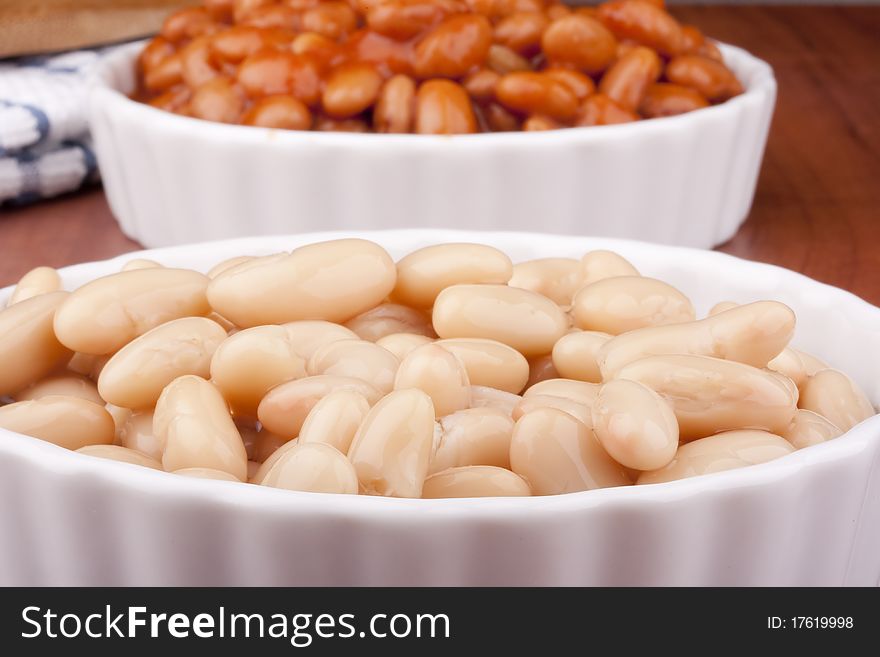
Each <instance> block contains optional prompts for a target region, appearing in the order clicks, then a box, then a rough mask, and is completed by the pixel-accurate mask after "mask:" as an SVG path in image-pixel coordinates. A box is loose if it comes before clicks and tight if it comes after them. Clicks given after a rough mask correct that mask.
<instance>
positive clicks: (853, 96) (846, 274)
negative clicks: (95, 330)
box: [0, 6, 880, 305]
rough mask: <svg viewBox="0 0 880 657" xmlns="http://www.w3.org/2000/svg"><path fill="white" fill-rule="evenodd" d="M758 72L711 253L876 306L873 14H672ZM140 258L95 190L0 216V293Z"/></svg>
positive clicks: (778, 10) (879, 125) (879, 75)
mask: <svg viewBox="0 0 880 657" xmlns="http://www.w3.org/2000/svg"><path fill="white" fill-rule="evenodd" d="M674 13H675V14H677V15H678V16H679V17H680V18H681V19H682V20H684V21H686V22H690V23H693V24H696V25H698V26H699V27H700V28H701V29H703V30H704V31H705V32H706V33H707V34H709V35H712V36H713V37H715V38H718V39H720V40H722V41H726V42H728V43H734V44H737V45H739V46H742V47H743V48H746V49H747V50H749V51H751V52H752V53H754V54H755V55H757V56H758V57H761V58H762V59H764V60H766V61H768V62H769V63H770V64H771V65H772V66H773V68H774V69H775V71H776V76H777V78H778V81H779V101H778V104H777V109H776V115H775V119H774V122H773V128H772V130H771V133H770V141H769V144H768V147H767V153H766V157H765V159H764V165H763V169H762V172H761V178H760V182H759V184H758V190H757V194H756V197H755V203H754V207H753V208H752V211H751V214H750V215H749V218H748V221H747V222H746V223H745V225H744V226H743V227H742V229H741V230H740V231H739V233H737V235H736V236H735V237H734V238H733V239H732V240H730V241H729V242H728V243H727V244H724V245H723V246H721V247H720V250H722V251H725V252H727V253H732V254H734V255H737V256H741V257H744V258H749V259H752V260H760V261H763V262H770V263H774V264H778V265H782V266H785V267H788V268H790V269H794V270H796V271H800V272H803V273H805V274H807V275H808V276H811V277H813V278H816V279H818V280H820V281H824V282H827V283H831V284H833V285H837V286H839V287H842V288H845V289H847V290H850V291H852V292H854V293H855V294H858V295H859V296H861V297H863V298H865V299H867V300H868V301H871V302H873V303H875V304H878V305H880V110H878V108H880V37H878V35H880V7H874V8H872V7H833V8H832V7H752V6H740V7H719V6H712V7H676V8H675V9H674ZM137 248H139V246H138V245H137V244H136V243H135V242H133V241H131V240H129V239H127V238H126V237H125V236H123V235H122V233H121V232H120V231H119V230H118V228H117V227H116V224H115V223H114V221H113V218H112V216H111V214H110V210H109V208H108V207H107V203H106V201H105V199H104V196H103V194H102V192H101V191H100V190H94V189H93V190H90V191H86V192H83V193H80V194H76V195H72V196H68V197H65V198H62V199H58V200H55V201H50V202H45V203H40V204H37V205H34V206H31V207H28V208H23V209H15V210H10V209H3V210H0V286H3V285H7V284H9V283H12V282H14V281H15V280H17V279H18V277H19V276H21V274H23V273H24V272H26V271H27V270H29V269H31V268H32V267H34V266H37V265H39V264H48V265H51V266H55V267H60V266H63V265H67V264H72V263H76V262H84V261H88V260H95V259H101V258H107V257H110V256H113V255H117V254H120V253H123V252H126V251H131V250H134V249H137Z"/></svg>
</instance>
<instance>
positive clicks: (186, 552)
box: [0, 231, 880, 585]
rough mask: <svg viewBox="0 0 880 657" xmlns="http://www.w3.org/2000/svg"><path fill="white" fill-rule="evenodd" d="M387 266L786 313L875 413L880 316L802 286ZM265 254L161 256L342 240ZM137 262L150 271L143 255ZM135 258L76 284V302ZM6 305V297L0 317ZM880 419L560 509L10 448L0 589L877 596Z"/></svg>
mask: <svg viewBox="0 0 880 657" xmlns="http://www.w3.org/2000/svg"><path fill="white" fill-rule="evenodd" d="M358 235H360V236H364V237H367V238H368V239H374V240H376V241H378V242H379V243H381V244H383V245H384V246H385V247H387V248H388V249H389V251H390V252H391V254H392V255H393V256H394V257H396V258H397V257H400V256H402V255H403V254H405V253H407V252H409V251H411V250H413V249H415V248H418V247H421V246H424V245H427V244H431V243H437V242H447V241H462V240H471V241H479V242H484V243H487V244H493V245H495V246H497V247H499V248H501V249H503V250H504V251H506V252H507V253H509V254H510V255H511V257H513V258H514V259H515V260H523V259H528V258H534V257H542V256H580V255H581V254H582V253H584V252H586V251H588V250H590V249H595V248H610V249H614V250H616V251H618V252H620V253H621V254H623V255H624V256H626V257H627V258H630V259H631V260H632V261H633V262H634V263H635V264H636V266H638V268H639V269H640V270H641V271H642V272H644V273H645V274H649V275H654V276H658V277H660V278H662V279H664V280H668V281H670V282H671V283H673V284H674V285H677V286H678V287H680V288H681V289H682V290H683V291H685V292H686V293H687V294H688V295H690V296H691V298H692V299H693V300H694V302H695V305H696V307H697V310H698V312H700V313H705V312H706V311H707V310H708V308H709V307H710V306H711V304H713V303H714V302H716V301H718V300H721V299H730V300H733V301H739V302H746V301H750V300H755V299H762V298H772V299H779V300H781V301H784V302H786V303H788V304H790V305H791V306H792V307H793V308H794V309H795V310H796V311H797V314H798V323H799V326H798V330H797V338H796V341H795V342H796V344H797V345H799V346H801V347H803V348H804V349H806V350H808V351H810V352H812V353H815V354H817V355H818V356H820V357H822V358H825V359H827V360H828V361H829V362H830V363H831V364H832V365H834V366H836V367H838V368H840V369H842V370H844V371H845V372H847V373H849V374H850V375H851V376H852V377H853V378H854V379H855V380H856V381H858V383H859V384H861V386H863V388H864V389H865V390H866V392H867V393H868V395H869V396H870V397H871V399H872V401H873V403H874V404H875V405H877V404H878V402H880V377H878V376H877V373H878V371H880V309H878V308H875V307H873V306H870V305H868V304H867V303H865V302H864V301H861V300H860V299H858V298H857V297H855V296H853V295H851V294H849V293H847V292H844V291H842V290H839V289H835V288H832V287H828V286H826V285H822V284H820V283H817V282H815V281H812V280H810V279H807V278H805V277H803V276H801V275H799V274H795V273H793V272H790V271H787V270H784V269H780V268H777V267H772V266H769V265H761V264H755V263H750V262H745V261H742V260H739V259H736V258H733V257H730V256H727V255H723V254H719V253H713V252H704V251H697V250H691V249H682V248H674V247H658V246H652V245H648V244H643V243H638V242H627V241H616V240H602V239H589V238H572V237H565V236H551V235H538V234H523V233H463V232H456V231H389V232H377V233H373V234H370V233H360V234H358ZM338 236H339V235H338V234H337V235H333V234H311V235H300V236H292V237H273V238H252V239H242V240H236V241H227V242H218V243H214V244H202V245H197V246H190V247H177V248H170V249H162V250H157V251H148V252H145V253H144V254H143V256H144V257H148V258H153V259H156V260H158V261H159V262H162V263H163V264H167V265H179V266H186V267H196V268H201V269H203V270H207V268H209V267H210V266H211V265H213V264H214V263H215V262H217V261H219V260H222V259H224V258H227V257H231V256H233V255H240V254H243V253H252V254H265V253H274V252H277V251H278V250H280V249H290V248H293V247H295V246H298V245H301V244H304V243H309V242H313V241H317V240H322V239H328V238H331V237H338ZM138 255H140V254H138ZM131 257H133V254H128V255H125V256H121V257H119V258H116V259H114V260H108V261H106V262H98V263H91V264H85V265H78V266H75V267H69V268H67V269H65V270H63V272H62V275H63V278H64V281H65V283H66V285H67V287H69V288H72V287H75V286H77V285H79V284H82V283H84V282H85V281H88V280H91V279H93V278H95V277H97V276H100V275H103V274H108V273H111V272H114V271H118V270H119V268H120V267H121V265H122V264H123V263H124V262H125V261H126V260H128V259H130V258H131ZM8 294H9V289H8V288H7V289H6V290H3V291H0V303H2V301H3V299H4V297H6V296H7V295H8ZM878 577H880V416H877V417H873V418H871V419H869V420H867V421H865V422H863V423H862V424H860V425H859V426H857V427H856V428H854V429H853V430H851V431H850V432H848V433H847V434H846V435H845V436H842V437H840V438H838V439H836V440H833V441H830V442H828V443H824V444H821V445H818V446H815V447H810V448H808V449H804V450H800V451H798V452H795V453H794V454H791V455H789V456H786V457H784V458H781V459H779V460H777V461H773V462H771V463H767V464H764V465H759V466H754V467H749V468H744V469H741V470H733V471H729V472H723V473H720V474H714V475H710V476H705V477H697V478H693V479H686V480H682V481H676V482H671V483H665V484H658V485H652V486H637V487H624V488H609V489H603V490H596V491H588V492H583V493H574V494H570V495H560V496H555V497H533V498H496V499H473V500H456V499H450V500H405V499H390V498H376V497H361V496H345V495H324V494H312V493H296V492H291V491H284V490H276V489H271V488H264V487H261V486H252V485H246V484H236V483H229V482H218V481H205V480H196V479H189V478H186V477H180V476H175V475H171V474H166V473H161V472H156V471H152V470H148V469H145V468H140V467H137V466H132V465H127V464H123V463H116V462H110V461H104V460H101V459H95V458H91V457H88V456H83V455H80V454H76V453H74V452H69V451H67V450H64V449H62V448H59V447H56V446H54V445H51V444H49V443H45V442H42V441H40V440H36V439H33V438H29V437H26V436H21V435H18V434H13V433H10V432H5V431H3V430H0V584H4V585H9V584H17V585H34V584H53V585H72V584H82V585H85V584H104V585H111V584H112V585H153V584H169V585H170V584H178V585H219V584H226V585H276V584H279V585H281V584H284V585H514V584H518V585H594V584H595V585H599V584H602V585H634V584H645V585H680V584H681V585H684V584H690V585H753V584H761V585H777V584H786V585H806V584H813V585H841V584H848V585H853V584H859V585H876V584H877V583H878Z"/></svg>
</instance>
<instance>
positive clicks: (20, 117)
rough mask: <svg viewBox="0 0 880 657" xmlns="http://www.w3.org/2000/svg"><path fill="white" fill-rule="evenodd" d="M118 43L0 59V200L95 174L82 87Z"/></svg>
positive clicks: (58, 189) (76, 183) (45, 194)
mask: <svg viewBox="0 0 880 657" xmlns="http://www.w3.org/2000/svg"><path fill="white" fill-rule="evenodd" d="M118 47H119V46H112V47H109V48H96V49H91V50H78V51H74V52H67V53H62V54H57V55H40V56H33V57H19V58H16V59H7V60H0V205H4V204H25V203H30V202H32V201H35V200H38V199H41V198H49V197H51V196H57V195H58V194H63V193H65V192H70V191H74V190H76V189H79V188H80V187H81V186H83V185H84V184H86V183H89V182H94V181H96V180H97V179H98V169H97V166H96V162H95V156H94V153H93V152H92V146H91V139H90V137H89V133H88V125H87V117H86V92H87V86H88V80H89V78H90V77H91V76H92V75H93V74H94V72H95V70H96V68H97V67H98V65H99V64H100V63H101V61H102V59H103V58H105V57H107V56H108V55H110V54H111V53H112V52H113V51H114V50H116V48H118Z"/></svg>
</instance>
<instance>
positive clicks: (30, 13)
mask: <svg viewBox="0 0 880 657" xmlns="http://www.w3.org/2000/svg"><path fill="white" fill-rule="evenodd" d="M194 4H199V0H0V57H11V56H14V55H30V54H35V53H42V52H57V51H60V50H71V49H74V48H84V47H89V46H97V45H103V44H107V43H114V42H117V41H125V40H128V39H135V38H137V37H142V36H147V35H150V34H154V33H155V32H156V31H158V29H159V27H160V26H161V25H162V21H163V20H164V19H165V17H166V16H167V15H168V14H170V13H171V12H172V11H173V10H175V9H177V8H179V7H184V6H187V5H194Z"/></svg>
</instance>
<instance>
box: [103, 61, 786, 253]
mask: <svg viewBox="0 0 880 657" xmlns="http://www.w3.org/2000/svg"><path fill="white" fill-rule="evenodd" d="M140 48H141V45H140V44H133V45H132V46H130V47H128V48H126V49H123V50H122V51H121V52H119V53H118V54H117V55H115V56H114V57H113V58H111V59H110V60H109V61H108V62H107V63H106V65H105V66H104V68H103V70H102V71H101V72H100V74H99V76H98V79H97V81H96V84H95V87H94V89H93V93H92V95H91V97H90V121H91V129H92V134H93V135H94V139H95V148H96V153H97V156H98V161H99V164H100V168H101V173H102V176H103V178H104V186H105V189H106V191H107V196H108V198H109V201H110V206H111V208H112V210H113V213H114V214H115V215H116V217H117V219H118V220H119V224H120V226H121V227H122V230H123V231H124V232H125V233H126V234H127V235H129V236H130V237H133V238H135V239H137V240H139V241H140V242H141V243H142V244H144V245H146V246H151V247H154V246H167V245H172V244H183V243H188V242H194V241H199V240H206V239H223V238H229V237H239V236H246V235H265V234H280V233H291V232H305V231H311V230H335V229H352V230H359V229H378V228H432V227H438V226H443V227H447V228H460V229H468V230H536V229H539V230H541V231H545V232H548V233H565V234H575V235H596V236H611V237H627V238H634V239H642V240H647V241H651V242H658V243H664V244H679V245H684V246H694V247H711V246H713V245H715V244H719V243H721V242H724V241H725V240H727V239H729V238H730V237H731V236H732V235H733V234H734V233H735V232H736V229H737V228H738V227H739V225H740V224H741V223H742V221H743V220H744V219H745V217H746V215H747V214H748V211H749V208H750V206H751V203H752V197H753V195H754V190H755V183H756V180H757V177H758V171H759V169H760V165H761V158H762V155H763V151H764V144H765V142H766V139H767V131H768V128H769V125H770V119H771V115H772V113H773V106H774V102H775V98H776V82H775V80H774V78H773V73H772V71H771V69H770V67H769V66H768V65H767V64H765V63H764V62H762V61H760V60H758V59H756V58H754V57H752V56H751V55H749V54H748V53H747V52H745V51H743V50H740V49H739V48H734V47H732V46H724V45H722V46H721V49H722V52H723V53H724V57H725V59H726V61H727V62H728V64H729V65H730V66H731V68H732V69H733V70H734V71H735V72H736V74H737V75H738V76H739V78H740V80H742V81H743V83H744V85H745V87H746V89H747V91H746V93H745V94H743V95H742V96H739V97H737V98H734V99H733V100H731V101H729V102H726V103H723V104H721V105H718V106H715V107H712V108H708V109H704V110H700V111H697V112H692V113H690V114H687V115H683V116H678V117H673V118H666V119H657V120H652V121H641V122H638V123H633V124H627V125H617V126H607V127H601V128H595V127H594V128H575V129H570V130H559V131H550V132H544V133H540V134H538V133H495V134H481V135H463V136H454V137H431V136H425V135H375V134H369V135H363V134H350V133H348V134H347V133H336V134H332V133H315V132H293V131H278V130H269V129H262V128H260V129H258V128H248V127H242V126H230V125H224V124H218V123H211V122H207V121H199V120H195V119H190V118H186V117H181V116H177V115H175V114H171V113H168V112H164V111H160V110H157V109H154V108H152V107H149V106H147V105H144V104H141V103H136V102H134V101H132V100H129V99H128V98H127V97H126V95H125V94H127V93H130V92H131V91H132V89H133V86H134V60H135V57H136V55H137V53H138V52H139V51H140Z"/></svg>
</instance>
